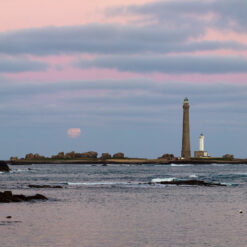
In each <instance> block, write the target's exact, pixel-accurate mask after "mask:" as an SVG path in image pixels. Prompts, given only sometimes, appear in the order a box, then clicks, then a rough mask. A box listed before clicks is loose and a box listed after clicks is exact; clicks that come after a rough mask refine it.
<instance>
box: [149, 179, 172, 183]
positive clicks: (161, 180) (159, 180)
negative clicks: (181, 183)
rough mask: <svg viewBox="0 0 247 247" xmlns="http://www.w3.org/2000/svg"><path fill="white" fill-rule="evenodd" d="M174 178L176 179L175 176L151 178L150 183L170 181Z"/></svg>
mask: <svg viewBox="0 0 247 247" xmlns="http://www.w3.org/2000/svg"><path fill="white" fill-rule="evenodd" d="M174 180H176V178H153V179H152V180H151V182H152V183H160V182H172V181H174Z"/></svg>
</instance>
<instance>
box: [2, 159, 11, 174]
mask: <svg viewBox="0 0 247 247" xmlns="http://www.w3.org/2000/svg"><path fill="white" fill-rule="evenodd" d="M9 171H10V169H9V167H8V165H7V163H6V162H5V161H0V172H9Z"/></svg>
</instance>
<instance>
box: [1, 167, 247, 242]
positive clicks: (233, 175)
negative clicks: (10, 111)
mask: <svg viewBox="0 0 247 247" xmlns="http://www.w3.org/2000/svg"><path fill="white" fill-rule="evenodd" d="M11 168H12V173H10V174H0V191H3V190H12V191H13V192H15V193H24V194H35V193H41V194H44V195H45V196H47V197H48V198H49V200H48V201H46V202H31V203H30V202H27V203H26V202H24V203H16V204H15V203H12V204H0V239H1V241H0V246H1V247H41V246H42V247H44V246H46V247H48V246H49V247H126V246H128V247H140V246H141V247H149V246H152V247H161V246H162V247H170V246H171V247H180V246H196V247H201V246H215V247H221V246H222V247H227V246H229V247H232V246H238V247H241V246H246V245H247V235H246V230H247V165H210V166H207V165H196V166H193V165H186V166H181V165H180V166H177V165H169V166H162V165H142V166H136V165H135V166H128V165H108V166H101V165H97V166H92V165H32V166H12V167H11ZM171 179H185V180H186V179H200V180H204V181H208V182H220V183H224V184H227V186H226V187H199V186H172V185H170V186H167V185H160V184H156V183H154V184H152V185H150V184H148V182H151V181H153V182H155V181H160V180H171ZM29 184H40V185H44V184H46V185H47V184H49V185H62V186H63V189H30V188H28V185H29ZM240 210H242V211H243V214H240V213H239V211H240ZM8 215H11V216H12V219H6V216H8Z"/></svg>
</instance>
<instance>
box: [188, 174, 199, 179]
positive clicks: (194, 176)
mask: <svg viewBox="0 0 247 247" xmlns="http://www.w3.org/2000/svg"><path fill="white" fill-rule="evenodd" d="M189 177H190V178H198V176H197V175H196V174H191V175H190V176H189Z"/></svg>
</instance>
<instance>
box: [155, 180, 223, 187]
mask: <svg viewBox="0 0 247 247" xmlns="http://www.w3.org/2000/svg"><path fill="white" fill-rule="evenodd" d="M158 183H159V184H173V185H196V186H208V187H211V186H226V185H225V184H221V183H211V182H205V181H203V180H195V179H191V180H173V181H161V182H158Z"/></svg>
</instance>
